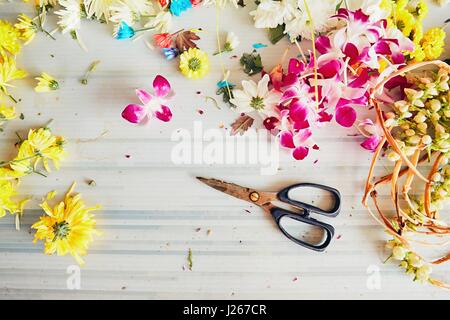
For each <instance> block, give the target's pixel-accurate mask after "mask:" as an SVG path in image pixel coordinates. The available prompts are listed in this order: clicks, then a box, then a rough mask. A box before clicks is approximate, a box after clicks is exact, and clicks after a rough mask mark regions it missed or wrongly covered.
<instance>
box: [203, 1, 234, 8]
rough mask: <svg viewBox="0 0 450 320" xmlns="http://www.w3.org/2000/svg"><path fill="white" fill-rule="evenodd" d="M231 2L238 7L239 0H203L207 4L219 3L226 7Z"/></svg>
mask: <svg viewBox="0 0 450 320" xmlns="http://www.w3.org/2000/svg"><path fill="white" fill-rule="evenodd" d="M229 3H231V4H232V5H233V6H234V7H235V8H237V7H238V0H203V4H204V5H205V6H209V5H214V6H216V5H217V6H219V7H220V8H224V7H226V6H227V5H228V4H229Z"/></svg>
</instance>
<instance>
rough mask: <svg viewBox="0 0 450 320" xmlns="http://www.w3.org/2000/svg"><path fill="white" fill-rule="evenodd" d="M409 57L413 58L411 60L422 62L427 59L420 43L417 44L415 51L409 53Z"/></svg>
mask: <svg viewBox="0 0 450 320" xmlns="http://www.w3.org/2000/svg"><path fill="white" fill-rule="evenodd" d="M408 56H409V59H411V62H413V63H414V62H422V61H423V60H425V52H423V49H422V47H421V46H420V44H416V45H415V48H414V51H413V52H409V53H408Z"/></svg>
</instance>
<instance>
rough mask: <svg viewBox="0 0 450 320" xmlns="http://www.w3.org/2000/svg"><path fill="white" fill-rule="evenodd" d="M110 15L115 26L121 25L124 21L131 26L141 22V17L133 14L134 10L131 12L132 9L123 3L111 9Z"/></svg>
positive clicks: (110, 19)
mask: <svg viewBox="0 0 450 320" xmlns="http://www.w3.org/2000/svg"><path fill="white" fill-rule="evenodd" d="M110 14H111V18H109V21H111V22H113V23H114V24H119V23H120V22H122V21H124V22H126V23H127V24H129V25H133V24H134V23H135V22H136V21H138V20H139V17H138V16H137V15H136V14H135V13H134V12H133V10H131V8H130V7H129V6H128V5H127V4H125V3H124V2H122V1H120V2H118V3H117V4H115V5H112V6H111V7H110Z"/></svg>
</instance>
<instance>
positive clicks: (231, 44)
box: [225, 31, 240, 51]
mask: <svg viewBox="0 0 450 320" xmlns="http://www.w3.org/2000/svg"><path fill="white" fill-rule="evenodd" d="M239 44H240V42H239V38H238V37H237V35H236V34H235V33H234V32H231V31H230V32H228V34H227V39H226V40H225V49H228V51H232V50H234V49H236V48H237V47H238V46H239Z"/></svg>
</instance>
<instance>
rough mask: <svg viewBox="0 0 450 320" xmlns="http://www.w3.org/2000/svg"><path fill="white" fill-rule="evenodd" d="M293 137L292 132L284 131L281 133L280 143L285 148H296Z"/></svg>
mask: <svg viewBox="0 0 450 320" xmlns="http://www.w3.org/2000/svg"><path fill="white" fill-rule="evenodd" d="M293 137H294V136H293V134H292V132H290V131H283V132H282V133H280V144H281V145H282V146H283V147H285V148H289V149H294V148H295V145H294V139H293Z"/></svg>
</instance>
